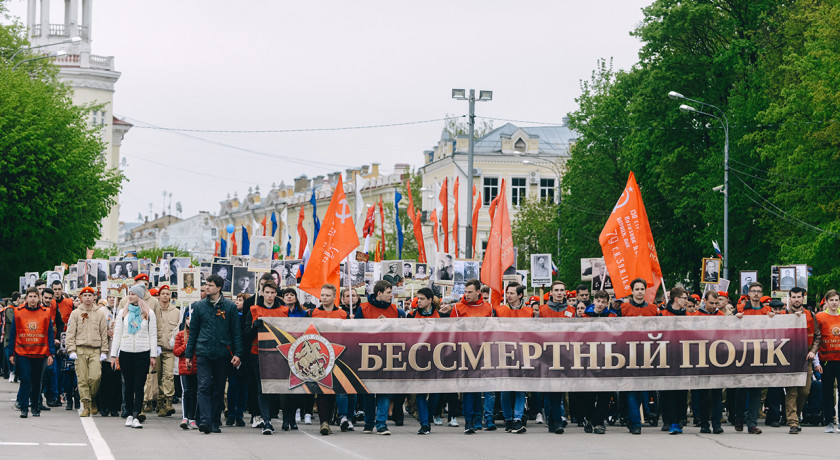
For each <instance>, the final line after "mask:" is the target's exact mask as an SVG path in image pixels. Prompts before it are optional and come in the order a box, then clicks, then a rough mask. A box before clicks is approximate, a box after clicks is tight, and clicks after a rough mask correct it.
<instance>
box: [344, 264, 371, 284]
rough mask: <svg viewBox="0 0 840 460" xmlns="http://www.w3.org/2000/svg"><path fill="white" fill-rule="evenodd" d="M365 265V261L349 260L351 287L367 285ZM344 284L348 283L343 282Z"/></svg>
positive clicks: (348, 269)
mask: <svg viewBox="0 0 840 460" xmlns="http://www.w3.org/2000/svg"><path fill="white" fill-rule="evenodd" d="M365 267H366V264H365V263H364V262H359V261H356V260H351V261H350V262H349V267H348V268H347V271H348V274H349V275H350V286H351V287H354V288H358V287H362V286H364V285H365ZM344 286H346V285H344V284H342V287H344Z"/></svg>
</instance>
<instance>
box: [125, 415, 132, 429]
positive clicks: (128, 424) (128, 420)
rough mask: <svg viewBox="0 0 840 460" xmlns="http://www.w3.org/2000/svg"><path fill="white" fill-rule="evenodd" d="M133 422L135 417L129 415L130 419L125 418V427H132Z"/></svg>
mask: <svg viewBox="0 0 840 460" xmlns="http://www.w3.org/2000/svg"><path fill="white" fill-rule="evenodd" d="M133 421H134V417H133V416H131V415H129V416H128V417H126V418H125V426H128V427H130V426H131V423H132V422H133Z"/></svg>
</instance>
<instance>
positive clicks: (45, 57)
mask: <svg viewBox="0 0 840 460" xmlns="http://www.w3.org/2000/svg"><path fill="white" fill-rule="evenodd" d="M66 55H67V51H64V50H61V51H56V52H54V53H50V54H45V55H43V56H38V57H34V58H29V59H24V60H22V61H20V62H18V63H17V64H15V65H14V66H12V72H14V71H15V69H17V68H18V66H19V65H21V64H23V63H24V62H32V61H40V60H41V59H50V58H54V57H60V56H66Z"/></svg>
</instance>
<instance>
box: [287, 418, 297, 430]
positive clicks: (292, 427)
mask: <svg viewBox="0 0 840 460" xmlns="http://www.w3.org/2000/svg"><path fill="white" fill-rule="evenodd" d="M289 428H291V429H293V430H297V429H298V427H297V422H296V421H294V420H292V421H291V422H289Z"/></svg>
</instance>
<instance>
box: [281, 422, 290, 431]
mask: <svg viewBox="0 0 840 460" xmlns="http://www.w3.org/2000/svg"><path fill="white" fill-rule="evenodd" d="M282 428H283V431H289V422H283V426H282Z"/></svg>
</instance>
